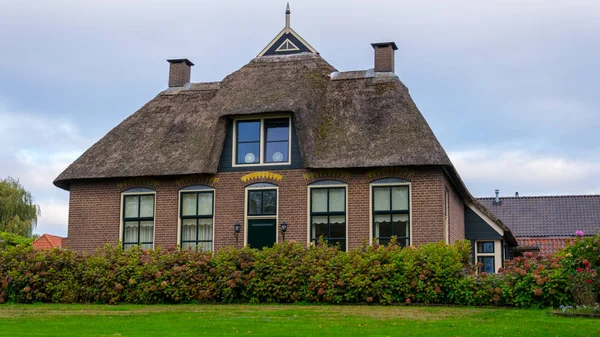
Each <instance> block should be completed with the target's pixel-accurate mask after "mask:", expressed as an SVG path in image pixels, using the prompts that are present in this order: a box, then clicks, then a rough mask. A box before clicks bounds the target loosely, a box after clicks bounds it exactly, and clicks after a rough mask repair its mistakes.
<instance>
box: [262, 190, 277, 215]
mask: <svg viewBox="0 0 600 337" xmlns="http://www.w3.org/2000/svg"><path fill="white" fill-rule="evenodd" d="M276 212H277V191H263V214H275V213H276Z"/></svg>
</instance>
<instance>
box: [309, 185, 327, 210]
mask: <svg viewBox="0 0 600 337" xmlns="http://www.w3.org/2000/svg"><path fill="white" fill-rule="evenodd" d="M311 203H312V211H313V212H327V189H325V188H315V189H312V190H311Z"/></svg>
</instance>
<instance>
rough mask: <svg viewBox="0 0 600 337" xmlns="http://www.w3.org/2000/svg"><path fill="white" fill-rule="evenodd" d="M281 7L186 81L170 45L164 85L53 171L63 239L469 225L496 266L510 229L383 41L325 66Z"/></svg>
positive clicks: (334, 235)
mask: <svg viewBox="0 0 600 337" xmlns="http://www.w3.org/2000/svg"><path fill="white" fill-rule="evenodd" d="M289 15H290V14H289V9H288V11H287V12H286V26H285V28H284V29H283V30H282V31H281V32H280V33H279V34H278V35H277V36H276V37H275V38H274V39H273V40H272V41H271V42H270V43H269V44H268V45H267V46H266V47H265V48H264V49H263V50H262V51H261V52H260V54H259V55H258V56H257V57H256V58H254V59H253V60H252V61H250V63H248V64H247V65H245V66H243V67H242V68H241V69H239V70H237V71H235V72H233V73H232V74H230V75H229V76H227V77H226V78H224V79H223V80H222V81H221V82H205V83H190V70H191V67H192V66H193V63H192V62H190V61H189V60H187V59H176V60H169V63H170V71H169V88H168V89H166V90H164V91H163V92H161V93H159V94H158V95H157V96H156V97H155V98H154V99H152V100H151V101H150V102H148V103H147V104H146V105H144V106H143V107H142V108H141V109H140V110H138V111H137V112H136V113H134V114H133V115H131V116H129V117H128V118H127V119H125V120H124V121H123V122H122V123H121V124H119V125H118V126H117V127H115V128H114V129H113V130H111V131H110V132H109V133H108V134H107V135H106V136H104V137H103V138H102V139H101V140H100V141H98V142H97V143H96V144H94V145H93V146H92V147H91V148H90V149H88V150H87V151H86V152H85V153H84V154H83V155H82V156H81V157H80V158H78V159H77V160H76V161H75V162H74V163H73V164H71V165H70V166H69V167H68V168H67V169H66V170H65V171H64V172H63V173H61V174H60V176H59V177H58V178H57V179H56V180H55V181H54V184H55V185H56V186H58V187H60V188H62V189H65V190H68V191H70V204H69V230H68V236H69V246H70V247H71V248H72V249H74V250H77V251H89V250H94V249H97V248H101V247H103V245H104V244H106V243H112V244H116V243H117V242H119V241H121V242H122V243H123V245H124V247H126V248H127V247H131V246H133V245H138V244H139V245H141V246H142V248H144V249H149V248H152V247H157V246H162V247H173V246H176V245H180V246H181V247H182V248H196V247H198V248H200V249H204V250H215V249H220V248H223V247H226V246H235V247H242V246H244V245H250V246H251V247H256V248H261V247H265V246H270V245H272V244H273V243H275V242H281V241H282V240H283V237H284V235H285V239H286V240H295V241H297V242H305V243H308V242H316V241H317V240H318V239H319V238H320V237H322V238H323V239H324V240H325V241H327V242H329V243H331V244H338V245H340V248H341V249H343V250H347V249H353V248H357V247H360V246H361V245H362V244H363V242H367V243H369V242H372V241H373V240H376V241H378V242H380V243H383V244H385V243H387V242H388V241H389V240H390V238H391V237H392V236H396V237H397V238H398V242H399V244H401V245H403V246H406V245H419V244H423V243H427V242H438V241H445V242H448V243H452V242H454V241H456V240H462V239H465V238H470V239H472V240H474V241H476V246H477V249H476V250H477V251H478V253H477V259H478V260H479V261H481V262H483V263H484V264H485V267H484V268H483V269H484V270H486V271H494V270H497V269H498V268H499V267H500V266H501V265H502V259H503V257H507V254H508V249H507V247H508V246H515V245H516V240H515V239H514V237H513V236H512V234H511V233H510V230H509V229H508V228H507V227H506V226H505V225H504V224H502V222H501V221H500V220H498V219H496V218H495V217H494V216H493V215H492V214H491V213H489V212H488V211H487V210H486V209H485V208H484V207H483V206H481V205H480V204H479V203H478V202H477V201H476V200H475V199H474V198H473V197H472V196H471V194H470V193H469V191H468V190H467V188H466V187H465V185H464V184H463V182H462V180H461V179H460V177H459V175H458V173H457V172H456V169H455V168H454V166H453V165H452V163H451V162H450V160H449V159H448V156H447V155H446V152H445V151H444V149H443V148H442V146H441V145H440V143H439V142H438V140H437V139H436V137H435V136H434V134H433V132H432V131H431V129H430V127H429V125H428V124H427V122H426V121H425V119H424V118H423V116H422V115H421V113H420V112H419V110H418V109H417V107H416V106H415V104H414V102H413V101H412V99H411V98H410V96H409V93H408V89H407V88H406V86H405V85H404V84H403V83H402V82H401V81H400V80H399V79H398V77H397V76H396V74H394V51H395V50H396V49H397V48H396V45H395V43H393V42H386V43H374V44H373V45H372V47H373V48H374V51H375V57H374V58H375V65H374V68H373V69H369V70H360V71H348V72H338V71H337V70H336V69H335V68H334V67H333V66H331V65H330V64H329V63H327V62H326V61H325V60H324V59H323V58H321V56H319V54H318V53H317V52H316V50H315V49H314V48H313V47H312V46H311V45H310V44H308V42H306V41H305V40H304V39H303V38H302V37H300V35H298V34H297V33H296V32H295V31H294V30H292V29H291V27H290V25H289V17H290V16H289ZM457 132H460V131H459V130H457ZM465 210H467V212H472V213H474V214H475V216H473V217H472V218H473V221H475V222H474V223H472V224H470V225H469V226H468V227H467V228H466V226H465ZM284 223H285V225H283V224H284ZM283 230H285V233H283Z"/></svg>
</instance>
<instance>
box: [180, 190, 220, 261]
mask: <svg viewBox="0 0 600 337" xmlns="http://www.w3.org/2000/svg"><path fill="white" fill-rule="evenodd" d="M214 196H215V195H214V191H213V190H196V191H191V190H189V189H188V190H182V191H181V192H180V202H181V205H180V207H179V208H180V212H179V213H180V214H179V216H180V222H181V232H180V236H181V242H180V244H181V249H197V250H204V251H210V250H212V249H213V226H214V205H215V204H214Z"/></svg>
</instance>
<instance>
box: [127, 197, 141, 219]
mask: <svg viewBox="0 0 600 337" xmlns="http://www.w3.org/2000/svg"><path fill="white" fill-rule="evenodd" d="M138 198H139V197H138V196H130V197H125V217H126V218H137V217H138Z"/></svg>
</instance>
